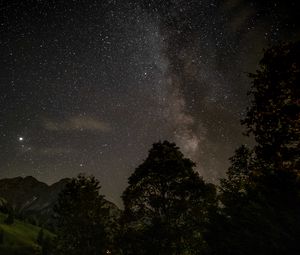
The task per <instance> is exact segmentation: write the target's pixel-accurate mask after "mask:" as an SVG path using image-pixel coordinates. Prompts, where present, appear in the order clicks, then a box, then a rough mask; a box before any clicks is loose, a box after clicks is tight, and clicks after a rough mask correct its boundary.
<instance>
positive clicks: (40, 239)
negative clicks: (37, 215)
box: [36, 228, 45, 245]
mask: <svg viewBox="0 0 300 255" xmlns="http://www.w3.org/2000/svg"><path fill="white" fill-rule="evenodd" d="M44 238H45V237H44V230H43V229H42V228H41V229H40V231H39V233H38V236H37V239H36V242H37V243H38V244H39V245H43V242H44Z"/></svg>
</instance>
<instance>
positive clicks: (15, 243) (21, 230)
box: [0, 213, 53, 255]
mask: <svg viewBox="0 0 300 255" xmlns="http://www.w3.org/2000/svg"><path fill="white" fill-rule="evenodd" d="M6 217H7V216H6V215H5V214H2V213H0V229H2V230H3V233H4V239H3V244H0V254H1V255H15V254H20V255H21V254H39V253H40V250H41V247H40V246H39V245H38V244H37V237H38V233H39V231H40V229H41V228H40V227H37V226H34V225H31V224H29V223H25V222H22V221H20V220H15V221H14V223H13V224H12V225H7V224H5V223H4V220H5V219H6ZM44 236H49V237H50V238H53V234H52V233H50V232H49V231H47V230H44Z"/></svg>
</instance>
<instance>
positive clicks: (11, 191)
mask: <svg viewBox="0 0 300 255" xmlns="http://www.w3.org/2000/svg"><path fill="white" fill-rule="evenodd" d="M69 180H70V179H68V178H66V179H62V180H60V181H58V182H57V183H54V184H52V185H47V184H45V183H43V182H40V181H38V180H37V179H35V178H34V177H32V176H27V177H25V178H23V177H16V178H10V179H1V180H0V198H2V200H3V199H4V200H5V201H7V203H8V204H9V205H10V207H12V208H13V209H14V211H15V212H16V213H17V214H18V216H21V217H24V218H26V219H29V220H30V221H32V222H34V223H36V224H39V225H46V226H48V227H50V228H51V227H52V225H53V217H52V215H53V207H54V205H55V203H56V201H57V199H58V194H59V193H60V192H61V190H62V189H63V188H64V187H65V185H66V184H67V183H68V182H69ZM105 206H106V207H107V208H109V209H110V214H111V215H113V216H115V217H118V215H119V214H120V209H119V208H118V207H117V206H116V205H115V204H113V203H112V202H109V201H106V204H105Z"/></svg>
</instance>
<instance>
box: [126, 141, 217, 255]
mask: <svg viewBox="0 0 300 255" xmlns="http://www.w3.org/2000/svg"><path fill="white" fill-rule="evenodd" d="M194 166H195V164H194V163H193V162H192V161H191V160H189V159H187V158H184V156H183V154H182V153H181V152H180V151H179V148H178V147H176V145H175V144H174V143H169V142H167V141H165V142H163V143H161V142H159V143H156V144H154V145H153V147H152V149H151V150H150V151H149V155H148V157H147V159H146V160H145V161H144V162H143V163H142V164H141V165H140V166H139V167H138V168H137V169H136V170H135V172H134V173H133V174H132V175H131V176H130V178H129V186H128V188H127V189H126V190H125V192H124V193H123V201H124V206H125V211H124V216H123V231H124V232H123V234H124V235H123V237H122V240H123V251H124V253H125V254H164V255H167V254H198V253H199V251H200V250H202V249H204V248H205V241H204V238H203V235H204V233H205V226H206V224H207V223H208V221H209V211H210V210H212V208H214V207H215V205H216V204H215V203H216V200H215V188H214V186H213V185H211V184H206V183H205V182H204V181H203V180H202V179H201V178H200V177H199V175H198V174H197V173H196V172H195V171H194V170H193V167H194Z"/></svg>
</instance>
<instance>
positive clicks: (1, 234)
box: [0, 228, 4, 245]
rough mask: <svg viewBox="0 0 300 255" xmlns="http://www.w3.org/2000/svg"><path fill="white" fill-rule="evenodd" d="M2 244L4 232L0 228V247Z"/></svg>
mask: <svg viewBox="0 0 300 255" xmlns="http://www.w3.org/2000/svg"><path fill="white" fill-rule="evenodd" d="M3 243H4V231H3V229H2V228H0V245H2V244H3Z"/></svg>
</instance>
